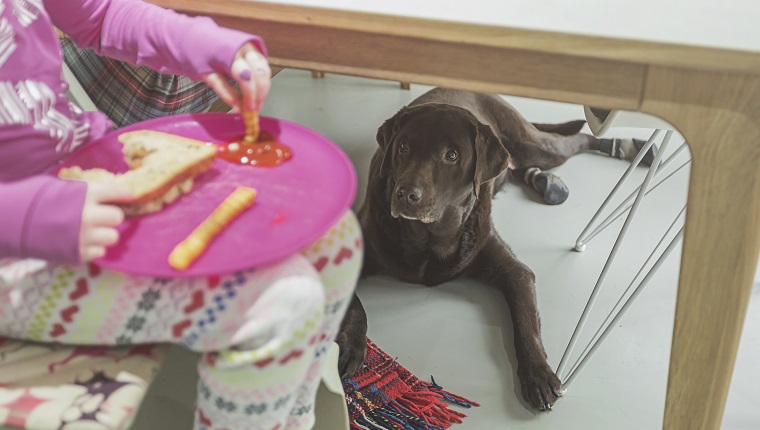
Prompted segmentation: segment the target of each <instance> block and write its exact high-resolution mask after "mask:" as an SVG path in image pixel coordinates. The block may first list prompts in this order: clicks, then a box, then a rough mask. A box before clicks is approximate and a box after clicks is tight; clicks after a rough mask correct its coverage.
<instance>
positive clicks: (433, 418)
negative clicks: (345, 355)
mask: <svg viewBox="0 0 760 430" xmlns="http://www.w3.org/2000/svg"><path fill="white" fill-rule="evenodd" d="M430 379H431V382H425V381H422V380H420V379H419V378H417V377H416V376H414V375H412V373H411V372H409V371H408V370H407V369H405V368H404V367H403V366H402V365H400V364H398V363H397V362H396V360H395V359H393V358H392V357H390V356H389V355H388V354H386V353H385V352H383V351H382V350H381V349H380V348H378V347H377V345H375V344H374V343H373V342H372V341H371V340H369V339H367V359H366V360H365V362H364V366H362V368H361V369H360V370H359V371H358V372H357V373H356V375H354V376H353V377H352V378H346V379H344V380H343V390H344V391H345V393H346V403H347V405H348V413H349V419H350V421H351V428H352V429H360V430H443V429H447V428H449V427H450V426H451V425H452V424H454V423H461V422H462V418H464V417H466V415H465V414H463V413H462V412H459V411H457V410H454V409H452V408H451V405H458V406H460V407H463V408H467V409H469V408H471V407H472V406H480V405H479V404H478V403H475V402H473V401H471V400H468V399H466V398H464V397H461V396H457V395H455V394H452V393H449V392H448V391H445V390H444V389H443V387H441V386H440V385H438V384H436V383H435V379H433V377H432V376H431V377H430Z"/></svg>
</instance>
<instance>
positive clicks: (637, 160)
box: [575, 130, 662, 251]
mask: <svg viewBox="0 0 760 430" xmlns="http://www.w3.org/2000/svg"><path fill="white" fill-rule="evenodd" d="M660 132H662V130H655V131H654V133H652V136H651V137H650V138H649V140H647V142H646V144H644V146H643V147H642V148H641V150H639V153H638V154H636V157H634V159H633V161H632V162H631V165H630V166H628V169H627V170H626V171H625V173H623V177H621V178H620V180H619V181H618V182H617V184H615V187H614V188H613V189H612V192H611V193H610V194H609V196H607V199H605V200H604V203H602V205H601V206H600V207H599V209H598V210H597V211H596V213H595V214H594V216H593V217H591V221H589V223H588V225H586V228H584V229H583V232H581V234H580V236H578V240H577V241H576V245H575V250H576V251H583V250H585V245H583V244H581V243H580V240H581V238H583V237H584V236H586V233H588V231H589V230H590V229H591V226H592V225H594V223H595V222H596V220H597V219H598V218H599V216H600V215H601V214H602V212H603V211H604V209H606V208H607V205H608V204H609V203H610V200H611V198H612V196H613V195H614V194H615V193H616V192H617V191H618V189H620V187H621V186H622V185H623V183H624V182H625V181H626V179H628V177H629V176H631V174H632V173H633V171H634V169H636V167H637V166H638V165H639V163H640V162H641V160H642V159H643V158H644V156H645V155H646V154H647V152H649V148H651V147H652V145H654V141H655V139H657V136H659V134H660ZM661 152H662V148H660V150H659V151H657V154H660V153H661ZM655 159H656V160H657V155H656V154H655ZM652 164H654V165H656V164H657V162H656V161H655V162H653V163H652Z"/></svg>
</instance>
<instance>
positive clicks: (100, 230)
mask: <svg viewBox="0 0 760 430" xmlns="http://www.w3.org/2000/svg"><path fill="white" fill-rule="evenodd" d="M118 241H119V232H118V231H117V230H116V229H115V228H106V227H93V228H88V229H87V230H86V231H85V232H84V238H83V242H84V244H85V245H86V246H110V245H113V244H114V243H116V242H118Z"/></svg>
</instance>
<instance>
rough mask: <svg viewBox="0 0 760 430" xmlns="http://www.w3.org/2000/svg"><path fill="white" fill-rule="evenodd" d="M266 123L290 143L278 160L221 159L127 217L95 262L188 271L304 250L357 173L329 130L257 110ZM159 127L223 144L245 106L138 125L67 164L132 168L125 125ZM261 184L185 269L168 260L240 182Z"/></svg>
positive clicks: (239, 129) (336, 211)
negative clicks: (152, 209)
mask: <svg viewBox="0 0 760 430" xmlns="http://www.w3.org/2000/svg"><path fill="white" fill-rule="evenodd" d="M261 129H262V130H264V131H267V132H269V133H271V134H272V135H273V136H275V137H276V138H278V139H279V140H280V141H281V142H282V143H284V144H285V145H287V146H289V147H290V148H292V149H293V158H292V159H290V160H289V161H287V162H285V163H283V164H281V165H279V166H277V167H250V166H239V165H235V164H233V163H229V162H227V161H224V160H222V159H218V160H216V161H215V162H214V165H213V166H212V167H211V169H210V170H209V171H207V172H206V173H204V174H203V175H201V176H199V177H198V178H197V179H196V184H195V187H194V189H193V191H192V192H191V193H189V194H187V195H185V196H183V197H182V198H181V199H180V200H178V201H177V202H175V203H174V204H172V205H170V206H168V207H167V208H165V209H164V210H162V211H161V212H158V213H155V214H151V215H146V216H143V217H137V218H129V219H127V221H126V222H125V223H124V224H123V225H122V226H120V232H121V240H120V241H119V243H118V244H116V245H114V246H113V247H111V248H109V250H108V253H107V254H106V256H105V257H103V258H101V259H98V260H96V261H95V263H96V264H98V265H100V266H103V267H106V268H109V269H113V270H118V271H122V272H128V273H134V274H140V275H148V276H158V277H190V276H208V275H219V274H226V273H232V272H235V271H239V270H243V269H248V268H251V267H257V266H262V265H266V264H268V263H272V262H275V261H276V260H279V259H281V258H283V257H286V256H288V255H291V254H293V253H296V252H298V251H301V250H302V249H303V248H305V247H307V246H308V245H310V244H311V243H313V242H314V241H315V240H316V239H318V238H319V237H320V236H322V235H323V234H324V233H325V232H327V230H329V228H330V227H331V226H332V225H333V224H334V223H335V222H337V221H338V220H339V219H340V217H341V216H342V215H343V214H344V213H345V212H346V210H347V209H348V208H349V207H350V206H351V203H352V201H353V199H354V195H355V193H356V172H355V171H354V168H353V166H352V164H351V162H350V160H349V159H348V157H346V155H345V154H344V153H343V152H342V151H341V150H340V149H339V148H338V147H337V146H336V145H335V144H333V143H332V142H330V141H329V140H328V139H327V138H325V137H324V136H322V135H320V134H318V133H316V132H314V131H312V130H310V129H308V128H306V127H303V126H300V125H298V124H294V123H292V122H288V121H283V120H278V119H273V118H267V117H261ZM134 130H157V131H164V132H168V133H174V134H177V135H180V136H186V137H191V138H194V139H198V140H202V141H208V142H214V143H224V142H227V141H229V140H232V139H235V138H239V137H240V136H242V134H243V130H244V127H243V123H242V121H241V119H240V116H239V115H227V114H218V113H209V114H195V115H177V116H172V117H166V118H160V119H155V120H150V121H145V122H142V123H139V124H134V125H132V126H129V127H125V128H122V129H119V130H117V131H115V132H113V133H110V134H108V135H106V136H104V137H103V138H102V139H100V140H99V141H97V142H94V143H92V144H91V145H88V146H87V147H85V148H83V149H82V150H80V151H77V152H76V153H74V154H72V155H71V157H69V158H68V159H67V160H66V161H65V162H64V163H63V164H62V167H68V166H80V167H82V168H92V167H101V168H104V169H107V170H110V171H112V172H123V171H126V170H127V166H126V164H125V162H124V158H123V155H122V152H121V143H119V141H118V140H117V137H118V135H119V134H121V133H124V132H127V131H134ZM240 185H245V186H249V187H253V188H255V189H256V190H257V191H258V195H257V197H256V201H255V203H254V204H253V206H252V207H251V208H249V209H248V210H246V211H245V212H243V214H241V215H240V217H238V218H237V219H236V220H235V221H233V222H232V224H230V225H229V226H228V227H227V228H226V229H225V230H224V231H222V233H221V234H220V235H219V236H217V238H216V239H215V240H214V241H213V242H212V244H211V245H210V246H209V247H208V248H207V249H206V252H205V253H204V254H203V255H201V257H200V258H198V260H196V261H195V263H194V264H193V265H192V266H190V267H189V268H188V269H187V270H185V271H181V272H180V271H177V270H174V269H173V268H171V267H170V266H169V264H168V262H167V257H168V256H169V253H170V252H171V250H172V249H173V248H174V246H175V245H177V244H178V243H179V242H181V241H182V240H183V239H184V238H185V237H186V236H187V235H188V234H189V233H190V232H191V231H192V230H193V229H194V228H195V227H196V226H198V225H199V224H200V223H201V222H202V221H203V220H204V219H205V218H206V217H207V216H208V215H209V214H210V213H211V212H212V211H213V210H214V208H216V207H217V205H219V203H221V202H222V200H224V199H225V198H226V197H227V196H228V195H229V194H230V193H231V192H232V191H233V190H234V189H235V188H236V187H237V186H240Z"/></svg>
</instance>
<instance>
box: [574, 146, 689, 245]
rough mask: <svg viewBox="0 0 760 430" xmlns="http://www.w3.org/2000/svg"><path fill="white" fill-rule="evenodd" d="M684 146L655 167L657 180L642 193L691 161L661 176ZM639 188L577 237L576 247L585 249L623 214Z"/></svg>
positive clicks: (653, 187)
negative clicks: (586, 232) (595, 224)
mask: <svg viewBox="0 0 760 430" xmlns="http://www.w3.org/2000/svg"><path fill="white" fill-rule="evenodd" d="M686 148H687V145H686V142H684V143H683V144H682V145H681V146H679V147H678V149H677V150H676V151H675V152H673V154H672V155H671V156H670V157H668V159H667V160H665V161H663V162H662V165H661V166H659V167H658V168H657V172H656V173H655V178H657V182H656V183H655V184H654V185H652V186H651V187H650V188H649V190H647V192H646V193H645V194H644V195H645V196H646V195H648V194H649V193H651V192H652V191H654V190H655V189H657V187H659V186H660V184H662V183H663V182H665V181H666V180H668V179H670V177H671V176H673V175H675V174H676V173H678V172H679V171H680V170H681V169H683V168H684V167H686V165H688V164H689V163H690V162H691V158H689V159H688V160H686V161H685V162H683V163H682V164H681V165H680V166H678V167H676V168H675V170H673V171H672V172H670V173H668V174H667V175H666V176H665V177H661V176H662V175H663V174H664V173H662V172H663V171H664V170H665V169H667V168H668V167H669V166H670V164H672V162H673V161H674V160H675V157H677V156H678V155H679V154H680V153H681V152H683V151H684V150H685V149H686ZM653 166H654V165H653ZM640 189H641V186H639V187H637V188H636V189H635V190H633V191H632V192H631V194H629V195H628V197H626V199H625V200H623V202H622V203H620V205H619V206H618V207H617V208H615V209H614V210H613V211H612V213H611V214H610V215H608V216H607V218H605V219H604V220H603V221H601V222H600V223H599V225H598V226H597V227H596V228H595V229H594V230H592V231H591V232H590V233H588V235H586V236H581V237H579V238H578V240H577V241H576V247H578V245H580V246H581V247H582V248H583V249H585V248H586V245H587V244H588V243H589V242H591V240H592V239H593V238H595V237H596V236H597V235H598V234H599V233H601V232H602V231H604V229H605V228H607V227H608V226H609V225H610V224H612V222H613V221H615V220H616V219H617V218H618V217H619V216H621V215H622V214H624V213H625V211H627V210H628V209H630V208H631V206H633V200H634V198H635V197H636V193H638V192H639V190H640ZM614 194H615V193H614V192H611V193H610V195H609V196H608V197H607V198H608V199H611V198H612V196H613V195H614ZM589 225H590V224H589Z"/></svg>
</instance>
